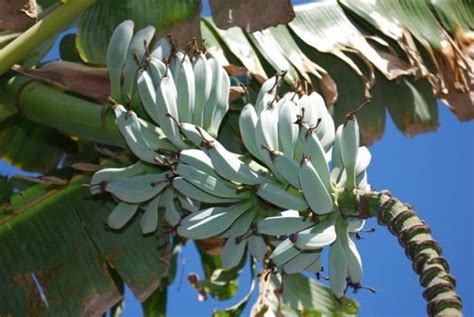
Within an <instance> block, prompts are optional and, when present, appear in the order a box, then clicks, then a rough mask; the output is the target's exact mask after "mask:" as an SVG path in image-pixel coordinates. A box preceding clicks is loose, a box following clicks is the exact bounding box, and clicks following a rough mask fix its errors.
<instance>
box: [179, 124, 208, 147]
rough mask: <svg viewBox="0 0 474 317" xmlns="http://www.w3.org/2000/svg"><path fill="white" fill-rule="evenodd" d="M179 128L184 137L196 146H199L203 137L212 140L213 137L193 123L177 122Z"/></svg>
mask: <svg viewBox="0 0 474 317" xmlns="http://www.w3.org/2000/svg"><path fill="white" fill-rule="evenodd" d="M179 128H180V130H181V132H182V133H183V134H184V135H185V136H186V138H188V140H189V141H191V142H192V143H193V144H194V145H196V146H198V147H200V146H201V144H202V141H203V139H204V140H209V141H211V140H214V137H213V136H211V135H210V134H209V133H207V132H206V130H204V129H202V128H200V127H198V126H196V125H194V124H191V123H185V122H182V123H180V124H179Z"/></svg>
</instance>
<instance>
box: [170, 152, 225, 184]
mask: <svg viewBox="0 0 474 317" xmlns="http://www.w3.org/2000/svg"><path fill="white" fill-rule="evenodd" d="M179 161H180V162H183V163H185V164H188V165H191V166H193V167H195V168H197V169H198V170H201V171H203V172H205V173H207V174H209V175H211V176H214V177H218V176H217V174H216V172H215V169H214V166H213V165H212V161H211V158H210V157H209V156H208V155H207V154H206V152H204V151H202V150H199V149H187V150H182V151H181V152H180V153H179Z"/></svg>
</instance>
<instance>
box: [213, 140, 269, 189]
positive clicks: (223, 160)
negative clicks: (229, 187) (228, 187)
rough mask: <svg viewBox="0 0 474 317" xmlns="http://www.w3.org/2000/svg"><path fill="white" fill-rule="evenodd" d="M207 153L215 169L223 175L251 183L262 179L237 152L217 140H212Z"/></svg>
mask: <svg viewBox="0 0 474 317" xmlns="http://www.w3.org/2000/svg"><path fill="white" fill-rule="evenodd" d="M207 154H208V155H209V157H210V158H211V161H212V166H213V167H214V169H215V171H216V172H217V174H219V175H220V176H221V177H223V178H226V179H228V180H230V181H234V182H237V183H241V184H249V185H255V184H258V183H259V182H260V181H261V180H260V178H259V176H258V174H257V173H255V172H254V171H252V170H251V169H250V167H248V166H247V165H246V164H244V162H242V161H241V160H240V159H239V158H238V155H237V154H235V153H232V152H230V151H228V150H226V148H225V147H224V146H223V145H222V144H221V143H219V142H218V141H217V140H214V141H212V144H211V145H210V147H208V148H207Z"/></svg>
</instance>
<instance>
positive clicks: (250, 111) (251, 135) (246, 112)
mask: <svg viewBox="0 0 474 317" xmlns="http://www.w3.org/2000/svg"><path fill="white" fill-rule="evenodd" d="M257 121H258V117H257V112H255V108H254V106H253V105H252V104H247V105H245V106H244V107H243V108H242V111H241V112H240V116H239V130H240V136H241V137H242V141H243V142H244V145H245V147H246V148H247V150H248V151H249V152H250V154H252V155H253V156H254V157H256V158H257V159H259V160H262V158H261V154H260V150H259V146H258V145H257V142H256V140H255V129H256V127H257Z"/></svg>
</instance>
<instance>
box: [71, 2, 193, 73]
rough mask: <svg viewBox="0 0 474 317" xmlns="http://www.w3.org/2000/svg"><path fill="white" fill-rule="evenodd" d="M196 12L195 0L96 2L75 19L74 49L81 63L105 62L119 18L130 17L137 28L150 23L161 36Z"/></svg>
mask: <svg viewBox="0 0 474 317" xmlns="http://www.w3.org/2000/svg"><path fill="white" fill-rule="evenodd" d="M200 11H201V1H199V0H102V1H97V3H96V4H95V5H94V6H92V7H91V8H89V9H88V10H87V11H85V12H84V13H83V14H82V15H81V17H80V18H79V21H78V23H77V38H76V44H77V49H78V50H79V54H80V56H81V57H82V59H83V60H84V61H85V62H87V63H90V64H95V65H105V57H106V52H107V46H108V44H109V39H110V37H111V35H112V32H113V30H114V29H115V27H116V26H117V25H118V24H119V23H121V22H122V21H123V20H126V19H131V20H133V21H134V22H135V27H136V28H137V29H140V28H143V27H145V26H147V25H153V26H154V27H155V28H156V29H157V31H158V32H159V33H161V35H165V34H166V32H169V31H171V29H172V28H173V27H176V26H177V25H178V24H182V23H184V22H188V21H190V20H192V19H193V18H194V17H196V16H198V15H199V13H200ZM190 39H191V38H189V40H190Z"/></svg>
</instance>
